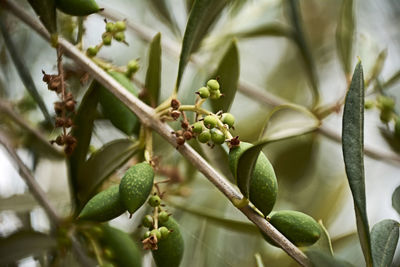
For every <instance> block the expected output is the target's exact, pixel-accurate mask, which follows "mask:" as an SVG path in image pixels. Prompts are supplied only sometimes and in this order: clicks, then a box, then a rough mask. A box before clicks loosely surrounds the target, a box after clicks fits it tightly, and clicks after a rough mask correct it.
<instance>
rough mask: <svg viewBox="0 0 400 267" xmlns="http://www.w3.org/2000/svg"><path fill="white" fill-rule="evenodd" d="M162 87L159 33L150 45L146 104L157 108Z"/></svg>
mask: <svg viewBox="0 0 400 267" xmlns="http://www.w3.org/2000/svg"><path fill="white" fill-rule="evenodd" d="M160 87H161V34H160V33H157V34H156V36H154V38H153V41H151V44H150V51H149V67H148V68H147V73H146V82H145V88H146V93H147V94H146V96H145V98H144V102H146V103H147V104H149V105H151V106H152V107H156V106H157V105H158V99H159V97H160Z"/></svg>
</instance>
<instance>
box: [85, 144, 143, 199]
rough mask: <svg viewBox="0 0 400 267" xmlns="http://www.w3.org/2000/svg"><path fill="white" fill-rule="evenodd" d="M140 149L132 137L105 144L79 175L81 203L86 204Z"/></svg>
mask: <svg viewBox="0 0 400 267" xmlns="http://www.w3.org/2000/svg"><path fill="white" fill-rule="evenodd" d="M138 149H139V145H138V143H137V142H136V143H135V142H133V141H132V140H130V139H118V140H114V141H111V142H109V143H107V144H105V145H104V146H103V147H101V148H100V149H99V150H98V151H96V152H95V153H94V154H93V155H92V156H91V157H90V158H89V159H88V160H87V161H86V162H85V163H83V164H82V168H81V169H80V170H79V175H78V182H79V184H78V186H79V192H78V197H79V199H80V200H81V201H80V203H81V205H82V206H83V205H85V204H86V202H87V201H88V200H89V199H90V198H91V197H92V196H94V195H95V193H96V189H97V188H98V187H99V186H100V185H101V184H102V183H103V182H104V180H106V179H107V178H108V177H109V176H110V175H111V174H112V173H114V172H115V171H116V170H117V169H118V168H119V167H121V166H122V165H123V164H124V163H125V162H127V161H128V160H129V159H130V158H131V157H132V156H133V155H134V154H135V153H136V152H137V151H138Z"/></svg>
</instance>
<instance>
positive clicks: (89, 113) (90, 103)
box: [69, 81, 99, 207]
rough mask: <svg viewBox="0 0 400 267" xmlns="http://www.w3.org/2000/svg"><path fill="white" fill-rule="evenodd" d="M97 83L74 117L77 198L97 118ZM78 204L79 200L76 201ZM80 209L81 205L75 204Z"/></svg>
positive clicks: (71, 165) (72, 167) (73, 175)
mask: <svg viewBox="0 0 400 267" xmlns="http://www.w3.org/2000/svg"><path fill="white" fill-rule="evenodd" d="M95 84H96V81H93V82H92V84H91V85H90V87H89V89H88V90H87V92H86V93H85V95H84V97H83V99H82V101H81V104H80V105H79V109H78V111H77V113H76V115H75V117H74V124H75V127H74V128H73V130H72V135H73V136H74V137H75V138H76V140H77V141H78V142H77V146H76V147H75V150H74V152H73V153H72V155H71V156H70V158H69V172H70V179H71V185H72V190H73V192H72V193H71V194H72V195H73V196H77V192H78V191H79V177H78V174H79V172H80V170H81V168H82V166H83V164H84V163H85V160H86V156H87V152H88V149H89V145H90V139H91V137H92V131H93V123H94V120H95V118H96V116H97V104H98V102H99V90H97V88H96V86H95ZM76 201H77V202H78V199H76ZM75 204H77V206H78V207H79V206H80V205H79V203H75Z"/></svg>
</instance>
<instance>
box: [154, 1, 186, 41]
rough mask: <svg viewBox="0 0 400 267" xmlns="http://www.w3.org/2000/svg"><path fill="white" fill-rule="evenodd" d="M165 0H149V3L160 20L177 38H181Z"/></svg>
mask: <svg viewBox="0 0 400 267" xmlns="http://www.w3.org/2000/svg"><path fill="white" fill-rule="evenodd" d="M168 2H169V1H166V0H150V1H149V3H150V5H151V7H152V8H153V10H154V11H155V12H156V13H157V14H158V16H159V17H160V19H161V20H163V21H164V22H165V24H167V25H168V26H169V27H170V29H171V30H172V31H173V32H174V33H175V34H176V35H177V36H178V37H180V36H181V32H180V30H179V27H178V24H177V23H176V20H175V17H174V16H171V12H170V9H169V7H168Z"/></svg>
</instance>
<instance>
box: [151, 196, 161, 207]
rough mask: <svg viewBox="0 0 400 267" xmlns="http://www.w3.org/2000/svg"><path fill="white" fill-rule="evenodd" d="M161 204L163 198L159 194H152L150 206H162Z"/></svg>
mask: <svg viewBox="0 0 400 267" xmlns="http://www.w3.org/2000/svg"><path fill="white" fill-rule="evenodd" d="M160 204H161V198H160V197H159V196H157V195H155V196H151V197H150V198H149V205H150V206H152V207H157V206H160Z"/></svg>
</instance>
